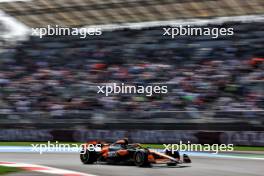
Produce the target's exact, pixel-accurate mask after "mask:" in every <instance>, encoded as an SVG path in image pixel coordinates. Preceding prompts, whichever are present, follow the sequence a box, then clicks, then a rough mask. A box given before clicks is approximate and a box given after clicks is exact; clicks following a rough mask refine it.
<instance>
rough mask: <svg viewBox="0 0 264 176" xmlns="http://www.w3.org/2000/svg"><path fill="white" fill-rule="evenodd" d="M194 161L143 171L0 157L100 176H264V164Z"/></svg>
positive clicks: (57, 158)
mask: <svg viewBox="0 0 264 176" xmlns="http://www.w3.org/2000/svg"><path fill="white" fill-rule="evenodd" d="M191 158H192V161H193V163H191V164H183V165H181V166H179V165H178V166H176V167H168V166H165V165H155V166H153V167H151V168H139V167H136V166H117V165H107V164H93V165H83V164H81V162H80V160H79V155H78V154H77V153H45V154H42V155H40V154H38V153H0V160H1V161H9V162H19V163H30V164H39V165H45V166H50V167H56V168H60V169H68V170H73V171H78V172H84V173H87V174H94V175H96V176H176V175H177V176H263V173H264V161H263V160H254V159H237V158H208V157H198V156H195V157H192V156H191ZM33 175H34V174H33ZM36 175H41V174H39V173H36Z"/></svg>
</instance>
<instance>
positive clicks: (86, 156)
mask: <svg viewBox="0 0 264 176" xmlns="http://www.w3.org/2000/svg"><path fill="white" fill-rule="evenodd" d="M80 159H81V162H82V163H83V164H93V163H94V162H95V161H97V156H96V152H94V151H89V150H86V152H84V151H81V154H80Z"/></svg>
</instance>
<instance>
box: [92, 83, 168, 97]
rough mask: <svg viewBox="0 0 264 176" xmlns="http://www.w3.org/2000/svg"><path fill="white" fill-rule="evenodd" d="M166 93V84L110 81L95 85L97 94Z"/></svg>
mask: <svg viewBox="0 0 264 176" xmlns="http://www.w3.org/2000/svg"><path fill="white" fill-rule="evenodd" d="M166 93H168V86H167V85H160V84H159V85H154V84H151V85H126V84H125V83H121V84H117V83H111V84H106V85H100V86H97V94H103V95H105V96H109V95H117V94H142V95H145V96H147V97H150V96H152V95H154V94H166Z"/></svg>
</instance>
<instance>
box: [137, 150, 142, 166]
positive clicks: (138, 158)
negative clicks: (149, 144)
mask: <svg viewBox="0 0 264 176" xmlns="http://www.w3.org/2000/svg"><path fill="white" fill-rule="evenodd" d="M142 158H143V154H142V153H140V152H139V153H137V154H136V157H135V161H136V163H138V164H141V163H142V162H143V159H142Z"/></svg>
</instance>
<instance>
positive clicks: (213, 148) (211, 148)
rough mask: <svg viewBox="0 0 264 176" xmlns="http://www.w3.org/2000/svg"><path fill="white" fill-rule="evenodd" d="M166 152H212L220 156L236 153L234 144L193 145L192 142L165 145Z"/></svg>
mask: <svg viewBox="0 0 264 176" xmlns="http://www.w3.org/2000/svg"><path fill="white" fill-rule="evenodd" d="M163 147H164V152H165V151H171V152H172V153H174V152H176V151H179V152H186V151H191V152H212V153H214V154H218V153H219V152H232V151H234V145H233V144H228V145H226V144H220V145H219V144H212V145H210V144H203V145H202V144H192V143H191V142H190V141H188V142H187V144H186V143H183V142H182V141H180V143H179V144H163Z"/></svg>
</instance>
